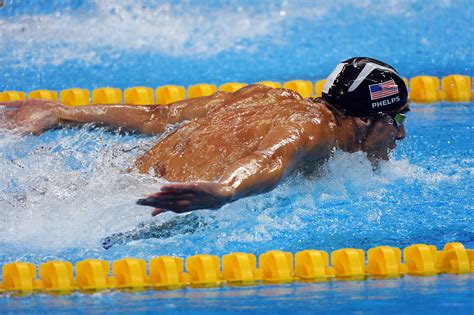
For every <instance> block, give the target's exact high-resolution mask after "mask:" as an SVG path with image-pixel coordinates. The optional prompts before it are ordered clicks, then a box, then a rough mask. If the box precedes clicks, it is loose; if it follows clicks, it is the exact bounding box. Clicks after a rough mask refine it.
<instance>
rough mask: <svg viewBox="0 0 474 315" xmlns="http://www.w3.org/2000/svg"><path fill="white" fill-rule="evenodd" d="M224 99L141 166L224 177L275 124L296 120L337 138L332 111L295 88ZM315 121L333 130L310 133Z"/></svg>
mask: <svg viewBox="0 0 474 315" xmlns="http://www.w3.org/2000/svg"><path fill="white" fill-rule="evenodd" d="M222 97H223V100H222V102H220V103H219V104H217V105H215V106H214V107H212V108H211V109H210V110H209V111H208V112H207V114H206V115H204V116H201V117H198V118H195V119H194V120H192V121H190V122H188V123H186V124H185V125H183V126H180V127H179V128H177V129H176V130H175V131H173V132H172V133H171V134H169V135H168V136H166V137H165V138H163V139H162V140H161V141H160V142H159V143H158V144H156V145H155V146H154V147H153V148H152V149H151V150H150V151H148V152H147V153H146V154H145V155H144V156H142V157H140V158H139V159H138V160H137V162H136V165H137V166H138V168H139V170H140V171H141V172H149V171H150V170H151V169H152V170H154V171H155V173H156V175H157V176H160V177H164V178H166V179H167V180H169V181H197V180H205V181H213V180H218V179H219V178H220V177H221V176H222V174H223V173H224V172H225V171H226V169H227V168H228V166H229V165H231V164H232V163H234V162H236V161H238V160H240V159H242V158H244V157H247V156H249V155H251V154H252V153H254V152H255V151H258V150H259V147H260V145H261V143H262V140H263V139H264V138H265V137H266V136H267V134H268V133H269V131H270V130H271V129H272V128H273V127H275V126H288V125H290V124H293V125H295V126H297V127H298V128H301V132H302V133H305V134H308V136H309V137H312V136H314V137H318V136H319V137H326V138H328V139H327V142H328V143H331V142H333V138H334V135H332V134H331V128H328V126H330V123H331V121H332V119H333V117H332V115H331V114H330V113H329V111H328V110H327V109H326V108H325V107H324V106H321V105H320V104H315V103H311V102H309V101H305V100H303V99H302V98H301V97H300V96H299V95H298V94H296V93H294V92H292V91H289V90H284V89H270V88H267V87H263V86H250V87H247V88H244V89H242V90H241V92H240V93H235V94H225V95H224V94H223V95H222ZM321 124H322V125H324V128H320V127H321V126H318V125H321ZM311 125H314V127H316V126H318V130H325V131H326V132H325V133H327V134H324V135H323V134H320V135H318V134H313V135H309V133H308V132H307V130H306V131H304V129H305V128H308V126H310V128H311ZM323 142H326V141H323ZM324 151H325V150H322V152H318V154H316V155H314V156H312V157H313V159H312V161H311V164H314V161H315V160H318V156H321V157H323V158H324V157H327V152H324Z"/></svg>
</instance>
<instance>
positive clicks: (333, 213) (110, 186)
mask: <svg viewBox="0 0 474 315" xmlns="http://www.w3.org/2000/svg"><path fill="white" fill-rule="evenodd" d="M437 112H439V113H436V115H442V116H444V117H447V118H448V122H447V124H449V125H450V126H451V127H452V128H456V129H457V132H456V133H455V134H456V137H455V138H452V136H447V135H446V134H440V133H436V132H434V131H431V132H432V135H433V137H434V138H436V136H439V135H441V136H442V137H443V139H446V138H447V137H448V139H449V141H450V142H451V143H452V145H454V147H456V148H457V150H455V151H456V152H454V151H452V152H448V151H445V154H446V157H445V158H444V159H438V160H437V161H429V160H430V155H429V154H428V151H432V152H433V151H436V150H435V148H436V147H437V146H436V145H434V146H433V147H431V148H428V151H426V148H425V141H427V140H426V139H420V138H422V137H425V136H426V134H425V132H426V131H422V132H421V133H420V129H423V128H424V127H425V126H424V123H423V119H426V116H424V115H425V114H426V113H425V112H424V111H422V110H421V111H416V110H415V112H414V113H413V114H411V115H412V116H413V117H410V118H411V121H415V122H416V121H420V122H421V123H415V125H414V126H413V128H410V125H409V126H408V129H409V137H408V140H406V142H405V143H403V144H402V145H401V147H400V148H399V149H398V150H397V152H396V154H395V157H394V159H393V160H392V161H388V162H385V163H383V164H382V166H381V168H380V169H379V170H377V171H375V172H374V171H373V170H372V166H371V164H370V162H369V161H368V160H367V159H366V157H365V156H364V154H363V153H355V154H348V153H344V152H336V154H335V155H334V157H332V158H331V159H330V160H329V161H328V162H327V163H326V164H325V165H324V166H323V168H322V169H321V176H320V177H319V178H316V177H315V178H306V177H304V176H303V175H299V174H294V175H293V176H291V177H290V178H288V179H287V180H286V181H284V182H283V183H282V184H281V185H280V186H278V187H277V188H276V189H275V190H274V191H272V192H270V193H267V194H263V195H259V196H254V197H250V198H246V199H242V200H239V201H237V202H234V203H232V204H229V205H226V206H224V207H223V208H222V209H220V210H219V211H207V210H204V211H197V212H194V213H195V216H196V220H197V221H199V222H200V223H199V228H198V229H196V230H191V231H189V229H188V230H186V229H184V230H185V232H180V231H179V229H177V230H176V232H173V233H171V237H169V238H166V239H141V240H140V239H138V240H135V241H133V242H131V243H129V244H127V245H122V246H116V247H113V248H112V249H111V250H109V251H104V250H103V249H101V240H102V239H103V238H104V237H106V236H108V235H111V234H113V233H117V232H126V231H129V230H134V229H135V228H136V226H137V225H138V224H139V223H141V222H144V224H145V225H147V224H150V226H151V228H152V227H153V226H156V225H157V224H158V225H159V224H160V223H163V222H167V221H168V220H170V219H173V218H175V219H176V217H177V216H176V215H174V214H171V213H166V214H164V215H160V216H158V217H157V218H154V219H152V218H151V217H150V215H149V209H148V208H145V207H140V206H137V205H135V201H136V199H137V198H139V197H141V196H143V195H145V194H147V193H151V192H155V191H158V190H159V187H160V185H161V184H162V183H163V181H162V180H160V179H158V178H155V177H153V176H152V175H142V174H138V173H137V172H135V171H132V172H128V171H127V169H128V168H129V167H131V166H133V160H134V159H135V158H136V157H137V156H138V155H140V154H143V153H144V152H145V151H146V150H147V149H148V148H150V147H151V146H152V145H153V143H155V142H156V141H159V137H144V136H137V135H124V134H119V133H111V132H108V131H106V130H104V129H90V128H81V129H62V130H55V131H50V132H47V133H45V134H43V135H41V136H39V137H34V136H27V137H21V138H20V137H17V136H14V135H11V134H5V133H4V134H2V135H1V136H0V152H2V153H1V155H0V158H1V161H2V162H1V163H0V183H1V186H0V208H1V212H2V216H1V217H0V239H1V240H2V243H3V244H4V247H6V249H7V252H6V253H5V255H10V256H9V258H8V259H13V258H14V257H17V256H18V255H19V256H20V257H22V256H23V255H25V254H24V251H26V252H28V251H30V252H31V251H39V252H43V251H48V252H50V253H51V251H54V252H55V253H56V254H55V255H57V256H59V257H63V255H64V256H65V257H67V258H68V259H71V252H70V251H71V250H73V252H74V254H73V255H72V256H73V257H74V258H75V259H76V258H77V259H80V258H81V257H83V256H84V255H86V256H87V255H92V253H93V254H94V255H104V256H105V257H122V256H124V255H132V254H133V255H135V256H138V257H149V256H150V255H155V254H177V255H190V254H193V253H196V252H212V253H217V254H223V253H228V252H230V251H241V250H243V251H250V252H263V251H266V250H268V249H272V248H279V249H283V250H288V251H298V250H300V249H303V248H322V249H328V250H330V249H334V248H341V247H344V246H355V247H361V248H367V247H369V246H372V245H374V244H388V245H394V246H403V245H406V244H410V243H414V242H418V241H420V242H428V243H435V244H443V243H445V242H447V241H452V240H457V241H464V242H470V241H472V239H473V236H474V231H473V228H472V226H474V225H473V224H472V215H470V213H471V211H472V210H473V209H472V204H473V202H472V201H473V195H472V189H471V188H472V186H473V179H472V169H473V162H474V160H473V159H472V158H469V154H470V153H469V152H471V151H472V148H470V147H469V146H468V147H467V148H466V147H463V145H465V141H466V137H467V139H471V138H472V135H471V134H470V133H469V132H465V128H466V123H465V124H464V125H459V124H458V122H459V121H458V120H459V115H458V114H459V113H456V112H450V111H449V108H445V109H437ZM464 114H465V115H468V116H469V117H470V118H469V120H468V122H467V127H469V124H471V125H472V121H473V120H472V119H473V118H474V117H473V115H472V110H471V109H469V108H467V109H465V112H464ZM430 115H433V113H430ZM449 119H451V120H449ZM431 128H432V127H431ZM469 128H472V127H469ZM411 129H413V130H411ZM468 130H470V129H468ZM410 131H411V132H410ZM428 141H430V143H433V140H432V139H429V140H428ZM464 150H467V154H466V153H465V152H464ZM413 151H415V152H416V154H417V155H416V156H415V157H412V158H409V157H408V156H409V155H410V154H413ZM471 153H472V152H471ZM457 159H461V160H462V161H463V163H464V165H459V162H458V160H457ZM433 162H435V163H434V164H432V163H433ZM144 238H145V236H144ZM176 244H179V246H178V247H177V246H176Z"/></svg>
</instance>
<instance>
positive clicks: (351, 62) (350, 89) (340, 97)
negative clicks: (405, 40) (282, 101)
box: [322, 57, 408, 117]
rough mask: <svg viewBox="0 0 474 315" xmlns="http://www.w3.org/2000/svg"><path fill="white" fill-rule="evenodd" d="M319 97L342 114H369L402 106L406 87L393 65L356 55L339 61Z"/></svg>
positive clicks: (366, 115)
mask: <svg viewBox="0 0 474 315" xmlns="http://www.w3.org/2000/svg"><path fill="white" fill-rule="evenodd" d="M322 98H323V99H324V100H326V101H327V102H329V103H330V104H332V105H333V106H335V107H336V108H337V109H338V110H340V111H341V112H343V113H345V114H348V115H351V116H356V117H368V116H374V115H377V114H380V113H393V112H397V111H399V110H401V109H402V108H403V107H404V106H405V105H406V104H407V100H408V91H407V87H406V85H405V82H403V80H402V78H401V77H400V75H399V74H398V72H397V71H396V70H395V69H394V68H393V67H392V66H390V65H388V64H386V63H383V62H381V61H378V60H375V59H372V58H368V57H355V58H351V59H348V60H346V61H343V62H341V63H340V64H338V65H337V66H336V68H335V69H334V71H333V72H332V73H331V74H330V75H329V76H328V77H327V79H326V83H325V84H324V87H323V91H322Z"/></svg>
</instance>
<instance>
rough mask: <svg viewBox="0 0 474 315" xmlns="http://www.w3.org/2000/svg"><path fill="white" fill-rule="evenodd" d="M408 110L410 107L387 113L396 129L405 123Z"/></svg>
mask: <svg viewBox="0 0 474 315" xmlns="http://www.w3.org/2000/svg"><path fill="white" fill-rule="evenodd" d="M409 111H410V108H408V107H407V108H405V109H403V110H402V111H401V112H398V113H391V114H388V115H389V116H390V118H392V121H393V124H394V125H395V127H396V128H397V129H400V127H401V126H402V125H403V124H404V123H405V120H406V119H407V115H405V114H406V113H408V112H409Z"/></svg>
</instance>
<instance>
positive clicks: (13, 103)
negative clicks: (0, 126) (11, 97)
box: [0, 101, 25, 108]
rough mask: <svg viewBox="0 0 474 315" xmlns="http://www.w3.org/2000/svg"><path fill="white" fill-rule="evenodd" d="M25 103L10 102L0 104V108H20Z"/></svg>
mask: <svg viewBox="0 0 474 315" xmlns="http://www.w3.org/2000/svg"><path fill="white" fill-rule="evenodd" d="M24 103H25V101H9V102H0V106H5V107H13V108H16V107H20V106H22V105H23V104H24Z"/></svg>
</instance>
